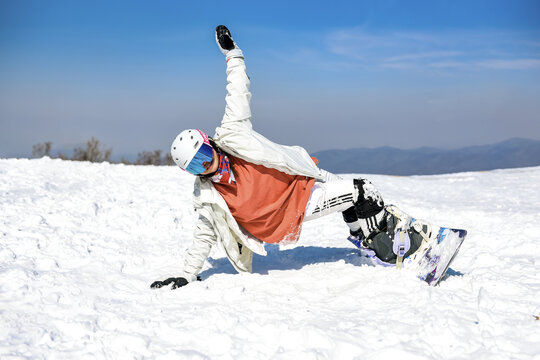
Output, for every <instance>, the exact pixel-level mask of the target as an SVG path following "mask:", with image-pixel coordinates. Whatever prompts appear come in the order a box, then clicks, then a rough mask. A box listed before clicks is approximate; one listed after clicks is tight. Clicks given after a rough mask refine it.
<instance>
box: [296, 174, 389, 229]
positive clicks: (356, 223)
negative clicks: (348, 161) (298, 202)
mask: <svg viewBox="0 0 540 360" xmlns="http://www.w3.org/2000/svg"><path fill="white" fill-rule="evenodd" d="M323 172H324V174H325V180H326V182H316V183H315V184H314V185H313V187H312V188H311V195H310V197H309V200H308V203H307V205H306V210H305V213H304V221H310V220H313V219H318V218H320V217H323V216H326V215H329V214H332V213H335V212H341V213H342V215H343V220H344V221H345V223H346V224H347V226H348V227H349V229H350V231H351V234H353V235H355V236H357V234H358V232H359V230H360V229H362V232H363V234H364V235H365V236H368V235H369V234H371V232H373V231H375V230H376V229H377V228H378V224H379V223H380V221H381V219H382V216H383V214H384V211H382V207H380V206H383V204H384V202H383V201H382V198H381V196H380V194H379V192H378V191H377V189H376V188H375V187H374V186H373V184H372V183H371V182H370V181H368V180H367V179H362V184H363V185H362V199H359V189H358V188H357V187H356V186H355V183H354V181H355V180H352V179H351V180H343V179H342V178H340V177H339V176H337V175H334V174H332V173H329V172H327V171H324V170H323ZM366 197H367V198H368V199H370V200H373V201H374V202H375V203H377V204H381V205H380V206H379V207H376V209H375V211H378V213H373V214H372V215H369V216H367V217H363V218H359V217H358V216H357V212H356V209H355V204H357V205H358V202H362V201H364V200H365V198H366Z"/></svg>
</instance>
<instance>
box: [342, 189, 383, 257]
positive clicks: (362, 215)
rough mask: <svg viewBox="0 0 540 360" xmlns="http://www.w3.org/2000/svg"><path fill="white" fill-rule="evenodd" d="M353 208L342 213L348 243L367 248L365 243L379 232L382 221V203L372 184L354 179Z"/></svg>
mask: <svg viewBox="0 0 540 360" xmlns="http://www.w3.org/2000/svg"><path fill="white" fill-rule="evenodd" d="M353 181H354V188H355V197H356V200H355V201H354V206H352V207H350V208H349V209H347V210H345V211H344V212H343V220H345V223H346V224H347V225H348V226H349V229H350V234H351V236H349V241H351V242H352V243H353V244H355V245H356V246H358V247H360V246H364V247H367V245H366V244H367V243H366V241H368V240H369V239H371V238H373V236H375V235H377V234H379V233H380V232H381V229H382V226H383V225H384V224H383V221H384V214H385V210H384V201H383V199H382V197H381V195H380V194H379V192H378V191H377V189H376V188H375V186H373V184H372V183H371V182H370V181H369V180H366V179H354V180H353Z"/></svg>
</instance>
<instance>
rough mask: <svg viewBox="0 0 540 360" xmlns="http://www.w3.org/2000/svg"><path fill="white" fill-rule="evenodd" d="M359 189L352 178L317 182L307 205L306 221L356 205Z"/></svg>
mask: <svg viewBox="0 0 540 360" xmlns="http://www.w3.org/2000/svg"><path fill="white" fill-rule="evenodd" d="M357 198H358V190H356V188H355V187H354V183H353V181H352V179H351V180H343V179H339V180H335V181H328V182H324V183H323V182H316V183H315V184H314V185H313V187H312V188H311V195H310V197H309V200H308V203H307V205H306V212H305V214H304V221H310V220H313V219H318V218H320V217H323V216H326V215H328V214H332V213H335V212H343V211H345V210H347V209H349V208H351V207H354V202H355V201H356V199H357Z"/></svg>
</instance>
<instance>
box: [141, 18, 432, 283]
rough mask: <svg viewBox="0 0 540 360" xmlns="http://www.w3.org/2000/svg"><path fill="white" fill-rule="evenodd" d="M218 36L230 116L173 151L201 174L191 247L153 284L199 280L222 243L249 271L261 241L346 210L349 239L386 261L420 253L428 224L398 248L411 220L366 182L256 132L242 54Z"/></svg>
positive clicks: (187, 134) (222, 31)
mask: <svg viewBox="0 0 540 360" xmlns="http://www.w3.org/2000/svg"><path fill="white" fill-rule="evenodd" d="M215 36H216V42H217V45H218V47H219V49H220V50H221V52H222V53H223V54H224V55H225V58H226V62H227V83H228V84H227V96H226V107H225V115H224V116H223V119H222V121H221V125H220V126H219V127H218V128H216V130H215V135H214V137H213V138H210V137H209V136H208V135H207V134H205V133H204V132H203V131H201V130H197V129H189V130H185V131H182V132H181V133H180V134H179V135H178V136H177V137H176V138H175V139H174V141H173V143H172V146H171V155H172V158H173V160H174V161H175V163H176V164H177V165H178V166H179V167H180V168H181V169H183V170H185V171H187V172H189V173H191V174H193V175H196V178H195V184H194V193H193V195H194V206H195V210H196V211H197V213H198V223H197V225H196V229H195V231H194V240H193V244H192V245H191V247H190V248H189V249H188V251H187V253H186V257H185V262H184V269H183V274H181V276H180V277H172V278H169V279H166V280H164V281H156V282H154V283H153V284H152V285H151V287H152V288H159V287H162V286H165V285H169V284H172V288H173V289H175V288H177V287H181V286H184V285H187V284H188V283H189V282H192V281H195V280H197V279H198V277H197V274H198V273H199V272H200V271H201V269H202V267H203V264H204V261H205V259H206V258H207V257H208V255H209V253H210V250H211V248H212V246H213V245H214V244H215V243H216V242H217V241H221V243H222V244H223V247H224V249H225V252H226V255H227V257H228V258H229V260H230V262H231V263H232V265H233V266H234V267H235V268H236V270H237V271H239V272H251V269H252V259H253V253H257V254H260V255H266V252H265V250H264V243H283V242H295V241H296V240H297V239H298V237H299V235H300V230H301V227H302V223H303V222H304V221H309V220H313V219H316V218H319V217H321V216H325V215H328V214H330V213H334V212H342V214H343V219H344V220H345V223H346V224H347V225H348V227H349V229H350V237H349V240H351V241H353V242H354V243H356V244H363V246H365V247H367V248H370V249H372V250H373V251H374V252H375V253H376V255H377V257H378V258H380V259H381V260H383V261H385V262H389V263H396V262H398V263H400V262H401V261H402V259H403V258H404V257H407V256H409V255H411V254H413V253H415V252H418V253H420V252H421V248H425V245H426V243H428V242H430V241H431V239H432V238H433V236H432V234H431V233H430V231H429V230H430V229H429V226H428V225H423V224H420V226H416V227H415V229H413V228H411V229H406V230H407V231H408V232H409V235H410V241H408V244H399V245H400V249H399V250H400V251H397V252H396V251H394V250H393V247H394V244H395V241H394V234H395V232H396V230H398V228H399V229H401V228H402V227H403V226H401V225H402V223H403V222H404V221H405V219H406V218H407V215H406V214H404V213H402V212H400V211H399V209H397V208H396V207H394V206H385V204H384V201H383V199H382V197H381V195H380V194H379V192H378V191H377V189H376V188H375V186H374V185H373V184H372V183H371V182H370V181H369V180H367V179H354V180H344V179H341V178H340V177H339V176H336V175H334V174H331V173H329V172H327V171H325V170H323V169H321V168H319V167H318V166H317V161H316V159H313V158H312V157H310V156H309V155H308V153H307V151H306V150H305V149H303V148H301V147H298V146H284V145H279V144H276V143H274V142H272V141H270V140H268V139H267V138H265V137H264V136H262V135H261V134H259V133H257V132H255V131H254V130H253V129H252V122H251V110H250V99H251V93H250V91H249V86H250V79H249V77H248V75H247V73H246V65H245V63H244V55H243V53H242V50H240V48H239V47H238V45H237V44H236V43H235V42H234V40H233V38H232V37H231V34H230V32H229V30H228V29H227V28H226V27H225V26H223V25H220V26H218V27H217V28H216V33H215ZM400 224H401V225H400Z"/></svg>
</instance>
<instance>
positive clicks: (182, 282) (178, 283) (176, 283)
mask: <svg viewBox="0 0 540 360" xmlns="http://www.w3.org/2000/svg"><path fill="white" fill-rule="evenodd" d="M197 280H198V281H201V278H200V277H198V276H197ZM170 284H173V286H172V287H171V290H174V289H177V288H179V287H182V286H186V285H187V284H189V282H188V281H187V280H186V279H185V278H183V277H177V278H173V277H171V278H168V279H167V280H163V281H154V282H153V283H152V285H150V287H151V288H152V289H159V288H160V287H163V286H167V285H170Z"/></svg>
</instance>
